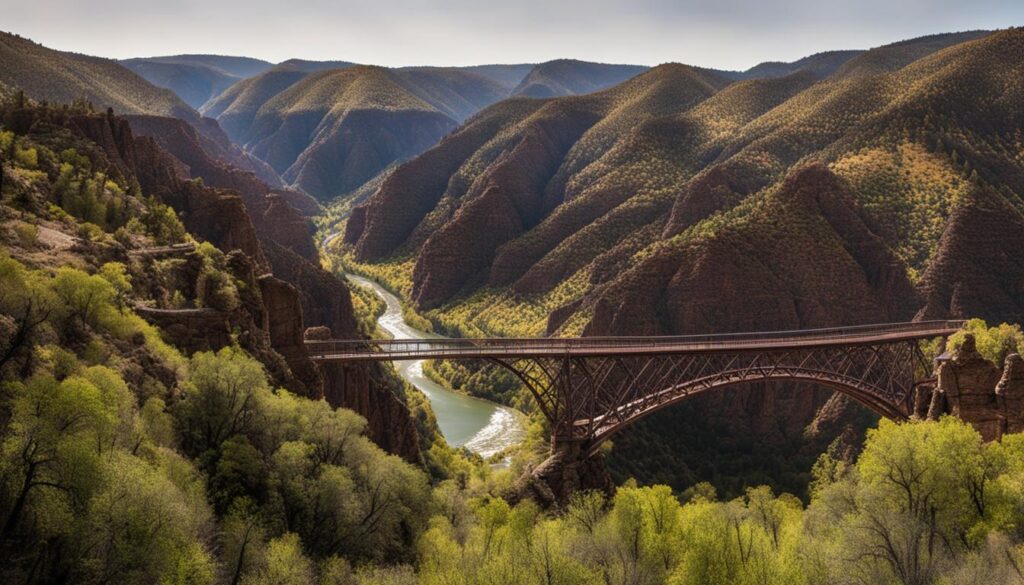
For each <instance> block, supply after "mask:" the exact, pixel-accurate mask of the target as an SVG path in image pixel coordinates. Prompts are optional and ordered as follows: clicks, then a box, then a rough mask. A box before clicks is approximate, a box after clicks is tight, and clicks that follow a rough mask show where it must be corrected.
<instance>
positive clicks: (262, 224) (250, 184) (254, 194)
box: [130, 116, 319, 284]
mask: <svg viewBox="0 0 1024 585" xmlns="http://www.w3.org/2000/svg"><path fill="white" fill-rule="evenodd" d="M130 120H131V124H132V128H133V129H135V130H136V132H138V133H140V134H142V135H143V136H147V137H150V138H152V139H153V140H155V141H156V142H157V144H159V145H160V147H161V148H162V149H164V150H165V151H167V152H168V153H169V154H171V155H172V156H173V157H174V158H176V159H177V160H179V161H181V163H182V164H184V165H185V166H186V167H187V168H188V172H189V176H191V177H193V178H198V177H202V179H203V181H204V182H205V183H206V184H207V185H211V186H214V187H219V188H221V189H229V190H232V191H235V192H236V193H238V194H239V195H241V197H242V199H244V200H245V207H246V209H247V211H248V213H249V216H250V218H251V219H252V223H253V225H254V226H255V228H256V231H257V233H258V234H259V236H260V238H261V239H263V240H266V239H270V240H273V241H275V242H277V243H279V244H280V245H282V246H284V247H286V248H288V249H290V250H292V251H293V252H295V253H296V254H298V255H300V256H302V257H303V258H306V259H307V260H310V261H312V262H318V261H319V256H318V254H317V251H316V245H315V244H314V243H313V239H312V237H311V235H312V226H311V225H310V223H309V221H308V220H307V219H306V218H305V217H304V215H303V214H302V212H300V211H299V210H298V209H296V208H295V207H293V206H291V205H290V204H289V203H288V200H289V199H294V198H295V197H296V196H295V195H293V194H289V195H278V194H277V193H276V191H275V188H274V187H273V186H272V185H270V184H268V183H267V182H266V181H264V180H262V179H261V178H260V177H259V176H257V175H256V174H254V173H252V172H247V171H243V170H239V169H238V168H235V167H234V166H231V165H230V164H229V163H228V162H227V161H224V160H221V159H215V158H213V157H212V156H211V154H210V152H209V151H208V150H207V149H206V148H205V147H204V146H205V143H204V141H203V138H202V136H201V135H200V134H199V133H198V132H196V131H195V129H193V128H192V127H191V126H189V125H188V124H185V123H184V122H182V121H181V120H175V119H172V118H160V117H156V116H133V117H131V118H130ZM293 284H294V283H293Z"/></svg>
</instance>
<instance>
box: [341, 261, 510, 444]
mask: <svg viewBox="0 0 1024 585" xmlns="http://www.w3.org/2000/svg"><path fill="white" fill-rule="evenodd" d="M346 277H347V278H348V279H349V280H350V281H352V282H353V283H355V284H357V285H360V286H363V287H366V288H369V289H371V290H373V292H374V293H376V294H377V296H378V297H380V298H381V299H382V300H383V301H384V303H385V304H386V305H387V308H386V309H385V310H384V314H383V315H381V316H380V318H378V319H377V324H378V325H380V328H381V329H383V330H384V331H387V332H388V333H389V334H391V336H392V337H394V338H395V339H428V338H429V339H442V336H440V335H435V334H432V333H427V332H425V331H420V330H419V329H416V328H414V327H412V326H411V325H409V324H408V323H406V322H405V319H404V318H403V317H402V304H401V302H400V301H399V300H398V297H396V296H395V295H393V294H391V293H390V292H388V291H387V290H385V289H384V287H382V286H380V285H379V284H377V283H376V282H373V281H372V280H369V279H366V278H363V277H361V276H356V275H354V274H347V275H346ZM395 369H397V370H398V374H399V375H400V376H401V377H402V378H404V379H405V380H406V381H407V382H409V383H410V384H412V385H413V386H415V387H416V388H418V389H419V390H420V391H421V392H423V394H425V395H426V397H427V399H428V400H430V407H431V408H432V409H433V411H434V416H436V417H437V426H438V427H440V429H441V434H442V435H444V438H445V440H447V441H448V444H449V445H452V446H453V447H462V446H465V447H466V448H467V449H469V450H470V451H473V452H474V453H478V454H480V455H481V456H483V457H490V456H492V455H495V454H497V453H500V452H501V451H504V450H505V449H506V448H508V447H511V446H512V445H515V444H517V443H519V442H520V441H522V440H523V438H524V437H525V436H526V428H525V426H524V419H525V416H524V415H523V414H522V413H519V412H518V411H516V410H514V409H511V408H508V407H507V406H502V405H500V404H496V403H494V402H491V401H489V400H484V399H482V398H475V397H473V396H467V395H465V394H460V393H458V392H454V391H452V390H449V389H448V388H445V387H444V386H441V385H440V384H437V383H436V382H434V381H433V380H431V379H430V378H428V377H427V376H426V375H425V374H424V373H423V360H416V361H400V362H395Z"/></svg>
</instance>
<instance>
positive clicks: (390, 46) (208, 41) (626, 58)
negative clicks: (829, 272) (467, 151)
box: [0, 0, 1024, 69]
mask: <svg viewBox="0 0 1024 585" xmlns="http://www.w3.org/2000/svg"><path fill="white" fill-rule="evenodd" d="M0 15H2V16H0V29H2V30H7V31H9V32H15V33H18V34H20V35H22V36H26V37H29V38H31V39H33V40H35V41H37V42H40V43H42V44H44V45H47V46H49V47H53V48H58V49H63V50H72V51H77V52H81V53H88V54H92V55H102V56H107V57H117V58H123V57H136V56H150V55H166V54H176V53H217V54H224V55H248V56H252V57H259V58H262V59H267V60H269V61H275V62H277V61H281V60H284V59H287V58H290V57H299V58H305V59H341V60H348V61H355V62H359V63H375V64H380V65H419V64H436V65H467V64H477V63H514V62H538V61H545V60H548V59H553V58H558V57H573V58H579V59H587V60H593V61H604V62H616V63H638V64H646V65H655V64H658V63H664V62H667V61H679V62H683V63H690V64H696V65H704V66H708V67H718V68H728V69H745V68H747V67H750V66H752V65H754V64H756V63H758V62H761V61H766V60H793V59H796V58H799V57H802V56H805V55H808V54H812V53H815V52H818V51H822V50H827V49H842V48H851V49H852V48H869V47H872V46H877V45H880V44H885V43H889V42H893V41H896V40H900V39H905V38H910V37H915V36H921V35H925V34H931V33H936V32H950V31H959V30H968V29H977V28H1006V27H1009V26H1020V25H1024V0H851V1H846V2H838V1H835V0H783V1H777V2H770V1H767V0H766V1H757V0H717V1H716V0H685V1H675V2H673V1H671V0H590V1H586V0H570V1H560V0H518V1H506V2H493V1H489V0H375V1H366V2H358V1H354V0H333V1H332V0H287V1H283V2H281V1H277V2H274V1H269V0H251V1H245V0H91V1H87V0H0Z"/></svg>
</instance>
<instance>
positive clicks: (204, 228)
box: [70, 116, 266, 264]
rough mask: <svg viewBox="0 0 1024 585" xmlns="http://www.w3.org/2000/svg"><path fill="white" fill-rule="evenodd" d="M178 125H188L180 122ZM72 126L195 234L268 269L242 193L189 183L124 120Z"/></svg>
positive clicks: (78, 120) (81, 120) (87, 120)
mask: <svg viewBox="0 0 1024 585" xmlns="http://www.w3.org/2000/svg"><path fill="white" fill-rule="evenodd" d="M175 122H177V123H178V124H181V125H186V124H185V123H184V122H182V121H180V120H176V121H175ZM70 125H71V127H72V128H73V129H74V130H75V131H77V132H78V133H79V134H81V135H82V136H84V137H86V138H88V139H89V140H92V141H94V142H96V143H97V144H99V145H100V146H101V147H103V149H104V151H105V152H106V153H107V157H108V158H109V161H110V162H111V164H113V165H114V166H115V168H117V169H119V170H120V171H121V172H122V174H124V176H126V177H127V176H131V175H134V176H135V177H136V178H138V180H139V184H140V186H141V187H142V190H143V192H144V193H145V194H147V195H152V196H155V197H158V198H159V199H161V200H162V201H164V202H166V203H167V204H168V205H170V206H171V207H173V208H174V209H175V211H177V212H178V214H179V215H180V216H181V219H182V221H183V223H184V224H185V227H186V228H187V229H188V230H189V231H190V232H192V233H194V234H196V235H198V236H199V237H201V238H203V239H205V240H208V241H210V242H212V243H213V244H214V245H216V246H217V247H218V248H220V249H222V250H224V251H225V252H227V251H231V250H241V251H242V252H244V253H246V254H247V255H249V256H250V257H252V258H254V259H255V260H256V261H257V263H258V264H265V262H266V260H265V259H264V258H263V252H262V249H261V248H260V245H259V238H258V237H257V235H256V230H255V228H254V226H253V223H252V221H251V220H250V219H249V217H248V215H247V213H246V207H245V203H244V202H243V200H242V199H241V198H240V197H239V196H238V195H237V194H236V193H233V192H230V191H224V190H215V189H209V188H206V187H203V186H201V185H197V184H195V183H193V182H191V181H188V180H187V179H188V177H187V175H185V176H182V167H181V166H180V162H178V161H176V160H175V159H174V158H173V157H171V156H169V155H168V154H167V153H166V152H165V151H164V150H163V149H161V148H160V147H159V146H158V145H157V144H156V143H155V142H154V141H153V140H152V139H150V138H146V137H136V136H134V134H133V132H132V130H131V128H130V127H129V125H128V123H127V122H126V121H124V120H123V119H121V118H114V117H109V116H108V117H98V116H77V117H75V118H73V119H72V120H71V121H70ZM186 126H187V125H186ZM194 133H195V132H194V130H193V134H194Z"/></svg>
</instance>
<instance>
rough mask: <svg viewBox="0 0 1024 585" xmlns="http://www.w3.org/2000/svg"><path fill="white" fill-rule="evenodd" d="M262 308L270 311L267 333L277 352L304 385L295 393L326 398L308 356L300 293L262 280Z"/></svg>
mask: <svg viewBox="0 0 1024 585" xmlns="http://www.w3.org/2000/svg"><path fill="white" fill-rule="evenodd" d="M259 288H260V292H261V293H262V294H263V304H264V306H265V307H266V308H267V322H268V330H269V332H270V341H271V344H272V345H273V347H274V349H275V350H276V351H277V352H278V353H280V354H281V355H282V356H283V357H284V359H285V361H286V362H288V367H289V368H290V369H291V371H292V373H293V374H294V375H295V377H296V378H297V380H298V382H300V383H301V384H294V385H293V390H294V391H295V392H297V393H301V394H303V395H304V396H307V397H309V398H320V397H322V396H323V379H322V378H321V376H320V372H319V370H317V369H316V366H315V365H314V364H313V361H312V360H310V359H309V354H308V353H307V352H306V346H305V343H304V341H305V339H304V337H303V334H304V333H305V327H304V326H303V323H302V305H301V304H300V302H299V293H298V291H297V290H296V289H295V287H293V286H292V285H290V284H288V283H287V282H285V281H283V280H280V279H279V278H276V277H274V276H270V275H263V276H261V277H260V278H259Z"/></svg>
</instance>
